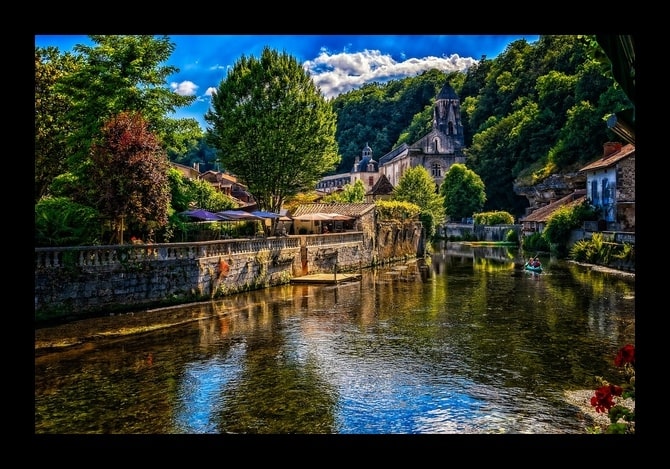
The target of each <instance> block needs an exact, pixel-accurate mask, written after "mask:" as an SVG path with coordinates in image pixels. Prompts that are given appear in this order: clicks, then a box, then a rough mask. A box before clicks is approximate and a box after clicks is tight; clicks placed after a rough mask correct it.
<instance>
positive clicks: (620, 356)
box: [614, 344, 635, 366]
mask: <svg viewBox="0 0 670 469" xmlns="http://www.w3.org/2000/svg"><path fill="white" fill-rule="evenodd" d="M626 363H631V364H632V365H635V346H634V345H631V344H627V345H624V346H623V347H621V348H620V349H619V353H617V355H616V358H615V359H614V364H615V365H616V366H623V365H624V364H626Z"/></svg>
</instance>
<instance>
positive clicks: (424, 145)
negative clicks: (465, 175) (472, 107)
mask: <svg viewBox="0 0 670 469" xmlns="http://www.w3.org/2000/svg"><path fill="white" fill-rule="evenodd" d="M464 146H465V138H464V136H463V124H462V123H461V103H460V99H459V98H458V96H457V95H456V92H455V91H454V89H453V88H452V87H451V86H450V85H449V84H448V83H447V84H445V85H444V87H443V88H442V90H441V91H440V93H439V94H438V95H437V97H436V98H435V105H434V107H433V126H432V130H431V131H430V132H429V133H428V134H426V135H425V136H424V137H422V138H421V139H419V140H418V141H416V142H415V143H413V144H411V145H408V144H406V143H403V144H402V145H400V146H398V147H396V148H394V149H393V150H391V151H390V152H388V153H386V154H385V155H383V156H382V157H381V158H379V161H375V160H374V158H373V155H372V149H371V148H370V147H369V146H368V145H367V143H366V145H365V147H364V148H363V151H362V154H361V156H360V157H356V160H355V162H354V166H353V168H352V170H351V172H349V173H341V174H335V175H332V176H327V177H325V178H323V179H322V180H321V181H319V183H318V184H317V190H319V191H323V192H332V191H333V190H336V189H338V188H341V187H343V186H344V185H345V184H353V183H355V182H356V181H357V180H361V181H363V184H364V186H365V189H366V191H367V192H368V193H371V192H373V188H375V185H377V186H379V184H377V182H378V181H379V180H380V179H385V180H386V181H384V182H385V183H386V185H388V183H390V185H391V186H393V187H395V186H397V185H398V182H399V181H400V178H401V177H402V176H403V174H404V173H405V172H406V171H407V170H408V169H409V168H413V167H415V166H419V165H420V166H423V167H424V168H426V169H427V170H428V173H429V174H430V175H431V176H432V177H433V179H434V181H435V186H436V190H437V188H439V186H440V184H442V181H444V176H445V174H446V172H447V171H448V170H449V168H450V167H451V165H453V164H454V163H463V164H464V163H465V155H464V152H463V150H464Z"/></svg>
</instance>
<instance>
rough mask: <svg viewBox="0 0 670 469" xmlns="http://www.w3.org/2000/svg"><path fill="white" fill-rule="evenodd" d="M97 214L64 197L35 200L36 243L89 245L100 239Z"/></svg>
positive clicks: (93, 210)
mask: <svg viewBox="0 0 670 469" xmlns="http://www.w3.org/2000/svg"><path fill="white" fill-rule="evenodd" d="M101 231H102V230H101V229H100V214H99V213H98V211H97V210H95V209H94V208H92V207H88V206H86V205H82V204H78V203H76V202H73V201H72V200H70V199H69V198H67V197H51V196H47V197H43V198H41V199H40V200H39V202H37V203H36V204H35V246H43V247H52V246H92V245H95V244H98V243H99V242H100V233H101Z"/></svg>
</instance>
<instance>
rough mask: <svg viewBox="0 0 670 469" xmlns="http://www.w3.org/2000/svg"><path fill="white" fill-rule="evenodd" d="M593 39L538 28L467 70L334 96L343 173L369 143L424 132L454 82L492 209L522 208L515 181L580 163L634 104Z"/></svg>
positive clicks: (473, 160)
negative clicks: (530, 38) (531, 38)
mask: <svg viewBox="0 0 670 469" xmlns="http://www.w3.org/2000/svg"><path fill="white" fill-rule="evenodd" d="M595 48H597V45H596V44H595V43H594V42H593V41H588V40H586V39H585V38H582V37H580V36H576V35H569V36H553V35H550V36H541V37H540V39H539V40H538V41H537V42H535V43H532V44H529V43H527V42H526V41H525V40H519V41H516V42H513V43H511V44H510V45H509V46H508V47H507V49H506V50H505V51H504V52H503V53H502V54H500V55H499V56H498V57H496V58H494V59H487V58H485V57H482V59H481V60H480V61H479V63H478V64H477V65H476V66H475V67H472V68H470V69H469V70H467V71H466V72H465V73H452V74H445V73H443V72H440V71H438V70H433V71H430V72H426V73H423V74H422V75H419V76H416V77H411V78H405V79H401V80H394V81H391V82H388V83H384V84H381V83H375V84H369V85H366V86H364V87H363V88H360V89H358V90H354V91H351V92H349V93H346V94H342V95H340V96H338V97H337V98H335V99H334V100H333V107H334V110H335V112H336V114H337V116H338V121H337V133H336V139H337V142H338V145H339V151H340V154H341V156H342V161H341V163H340V165H339V167H338V170H337V172H347V171H350V170H351V167H352V166H353V162H354V159H355V157H356V156H360V154H361V150H362V148H363V147H364V146H365V145H366V143H367V144H369V145H370V147H371V148H372V150H373V152H374V153H373V155H374V158H375V159H376V160H379V158H380V157H381V156H383V155H384V154H386V153H387V152H389V151H390V150H392V149H393V148H395V147H396V146H397V145H399V144H401V143H403V142H407V143H413V142H415V141H416V140H418V139H419V138H421V137H422V136H423V135H425V134H426V133H427V132H428V131H429V130H430V128H431V118H432V106H433V103H434V99H435V96H436V95H437V93H438V92H439V90H440V88H441V87H442V86H443V85H444V83H445V82H449V84H450V85H451V86H452V87H453V88H454V90H455V91H456V93H457V94H458V95H459V97H460V100H461V119H462V122H463V126H464V131H465V142H466V146H467V150H466V155H467V166H468V167H469V168H470V169H472V170H473V171H475V172H476V173H477V174H478V175H479V176H480V177H481V178H482V180H483V181H484V183H485V185H486V195H487V202H486V206H485V210H506V211H509V212H511V213H517V214H518V213H521V212H522V211H523V208H524V207H525V206H526V205H527V201H526V200H525V198H523V197H519V196H516V195H515V193H514V190H513V186H514V182H515V180H517V179H524V180H526V181H527V182H528V183H529V184H532V183H535V182H538V181H540V180H542V179H543V178H545V177H547V176H549V175H550V174H553V173H557V172H566V171H573V170H575V169H578V168H579V167H581V166H584V165H585V163H587V162H589V161H591V160H593V159H595V158H597V157H599V156H600V155H601V154H602V145H603V143H605V142H607V141H610V140H617V137H616V135H614V134H613V133H612V132H611V131H610V130H608V128H607V125H606V123H605V118H606V117H607V116H609V115H610V114H612V113H614V112H618V111H621V110H624V109H627V108H630V107H631V103H630V101H629V100H628V98H627V97H626V94H625V93H624V92H623V91H622V90H621V88H620V87H619V86H618V85H616V84H615V81H614V80H613V78H612V76H611V71H610V68H609V65H608V64H603V63H602V62H600V61H599V60H598V59H597V54H596V49H595Z"/></svg>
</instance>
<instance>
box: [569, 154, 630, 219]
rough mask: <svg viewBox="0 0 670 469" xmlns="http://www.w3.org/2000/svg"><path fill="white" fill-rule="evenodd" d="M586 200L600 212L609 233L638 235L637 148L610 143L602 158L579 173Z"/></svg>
mask: <svg viewBox="0 0 670 469" xmlns="http://www.w3.org/2000/svg"><path fill="white" fill-rule="evenodd" d="M579 171H580V172H581V173H584V174H586V197H587V199H588V200H589V201H590V203H591V204H592V205H593V206H595V207H598V208H600V209H601V217H602V219H603V220H604V221H605V223H606V229H608V230H612V231H630V232H633V231H635V145H633V144H630V143H629V144H627V145H623V146H622V145H621V143H620V142H607V143H605V144H604V145H603V156H602V157H601V158H599V159H597V160H595V161H593V162H592V163H590V164H588V165H586V166H584V167H583V168H582V169H580V170H579Z"/></svg>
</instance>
